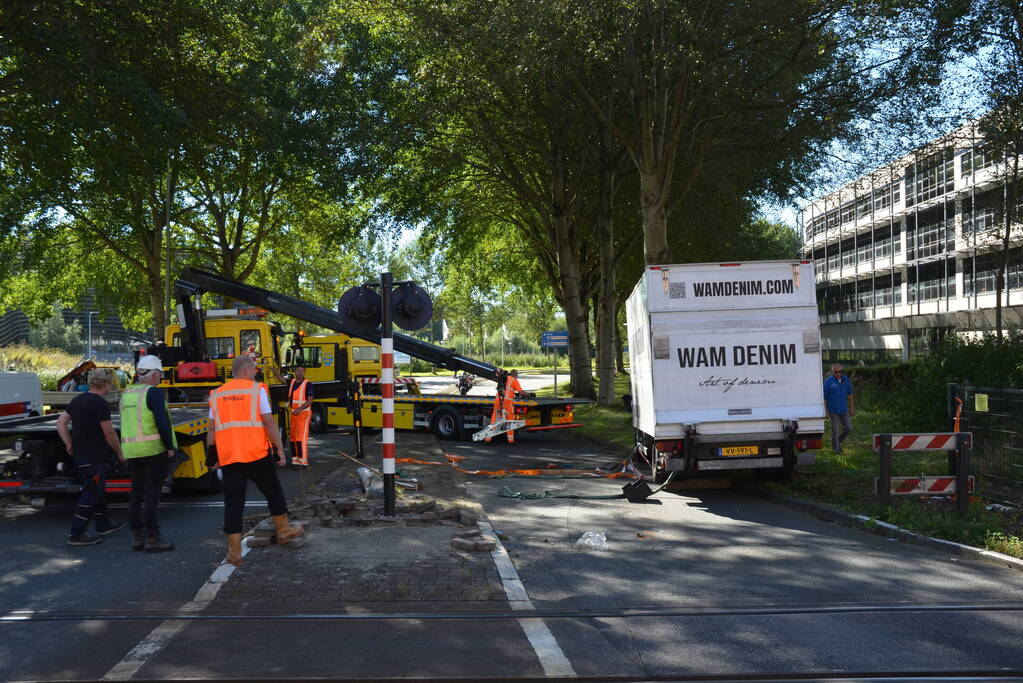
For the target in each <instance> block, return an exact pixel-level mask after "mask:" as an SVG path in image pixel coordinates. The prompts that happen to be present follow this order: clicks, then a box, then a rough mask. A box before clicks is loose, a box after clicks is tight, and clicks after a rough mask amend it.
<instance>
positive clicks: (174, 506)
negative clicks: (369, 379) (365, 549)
mask: <svg viewBox="0 0 1023 683" xmlns="http://www.w3.org/2000/svg"><path fill="white" fill-rule="evenodd" d="M351 444H352V441H351V438H350V437H347V436H345V435H342V434H338V433H332V434H329V435H326V436H321V437H317V436H314V437H313V438H312V440H311V458H310V459H311V464H312V467H311V471H310V472H297V471H292V470H281V480H282V483H283V484H284V487H285V492H286V493H287V494H288V495H289V497H290V496H295V495H297V493H298V490H299V487H300V484H307V483H309V482H311V481H312V480H314V479H316V478H319V477H322V476H325V474H327V473H328V472H330V471H331V470H332V466H331V464H332V461H333V460H334V459H335V458H337V457H339V456H335V455H331V450H332V448H333V447H336V448H341V449H345V450H347V451H349V452H350V451H351ZM247 499H248V503H247V505H248V507H247V512H248V513H249V514H255V513H258V512H261V511H265V510H266V506H265V505H264V504H262V503H263V500H264V499H263V498H262V496H261V495H260V494H259V492H258V491H257V490H256V489H255V487H253V486H251V485H250V487H249V491H248V495H247ZM108 500H109V503H110V505H111V508H113V509H112V510H111V517H113V518H114V519H126V517H127V510H126V509H125V508H126V506H127V496H126V495H124V496H115V495H111V496H110V498H109V499H108ZM222 502H223V499H222V498H221V496H219V495H200V494H194V493H174V494H172V495H170V496H164V499H163V501H162V503H161V512H160V526H161V531H162V532H163V534H164V535H165V536H166V537H167V538H168V539H169V540H171V541H173V542H174V543H175V545H176V546H177V548H176V550H175V551H173V552H169V553H154V554H147V553H133V552H131V550H130V544H131V533H130V532H129V531H128V530H127V529H125V530H124V531H121V532H118V533H117V534H115V535H112V536H109V537H107V538H105V539H104V540H103V542H102V543H99V544H97V545H93V546H87V547H80V548H72V547H69V546H67V545H65V540H66V538H67V531H68V526H69V524H70V520H71V514H72V510H73V504H74V499H73V498H72V497H65V498H61V497H53V498H50V499H49V500H48V505H47V507H46V508H45V509H43V510H33V509H31V508H28V507H27V506H13V507H7V508H0V549H2V557H3V559H2V561H0V615H4V616H8V617H10V616H12V615H15V616H16V615H18V614H24V613H31V612H32V611H61V612H79V613H87V614H96V613H99V612H104V611H114V612H138V613H142V614H145V613H153V612H155V613H160V612H166V611H174V610H177V609H179V608H180V607H181V606H182V605H183V604H185V603H186V602H188V601H190V600H192V598H193V597H194V596H195V593H196V591H197V590H198V589H199V587H200V586H202V585H203V583H204V582H205V581H206V580H207V579H208V578H209V577H210V574H211V573H212V572H213V571H214V569H216V567H217V566H218V565H219V564H220V562H221V560H222V559H223V557H224V536H223V532H222V531H221V527H222V524H223V505H222ZM157 623H158V622H157ZM154 626H155V624H154V623H153V622H149V621H134V622H114V621H71V622H42V623H40V622H20V623H19V622H11V621H5V622H3V623H0V680H17V679H64V678H75V679H98V678H101V677H102V676H103V675H104V674H105V673H106V672H107V671H108V670H110V668H111V667H113V666H114V665H115V664H116V663H117V662H119V661H120V660H121V658H122V657H123V656H124V655H125V653H127V652H128V651H129V650H131V649H132V648H133V647H135V645H136V644H137V643H138V642H139V641H141V640H142V639H143V638H145V637H146V636H147V635H148V634H149V632H150V631H151V630H152V629H153V627H154Z"/></svg>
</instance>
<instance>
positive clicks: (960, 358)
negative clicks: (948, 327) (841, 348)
mask: <svg viewBox="0 0 1023 683" xmlns="http://www.w3.org/2000/svg"><path fill="white" fill-rule="evenodd" d="M846 372H847V373H848V375H849V377H850V378H852V380H853V383H854V386H855V387H856V392H857V396H858V399H857V400H859V401H863V402H864V403H865V404H868V405H877V406H880V407H884V408H887V409H890V410H891V411H893V413H895V414H897V415H898V416H899V418H900V420H901V421H902V423H903V427H902V428H901V429H893V430H892V431H914V430H926V429H932V430H942V429H946V428H947V427H948V417H947V408H946V402H947V398H946V392H947V389H946V384H949V383H969V384H973V385H975V386H990V387H1004V388H1020V387H1023V333H1020V332H1019V331H1014V332H1012V333H1010V334H1009V335H1008V336H1007V337H1005V338H1004V339H1002V340H999V339H998V338H997V337H995V336H994V335H985V336H982V337H978V338H974V339H962V338H960V337H958V336H950V337H948V338H947V339H946V340H945V341H944V342H943V343H942V344H941V345H939V346H938V347H937V348H936V349H934V350H933V351H932V352H931V353H930V354H929V355H927V356H923V357H921V358H917V359H915V360H913V361H911V362H909V363H899V364H895V365H888V366H878V367H866V368H859V367H847V368H846Z"/></svg>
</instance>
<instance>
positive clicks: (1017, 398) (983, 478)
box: [948, 384, 1023, 505]
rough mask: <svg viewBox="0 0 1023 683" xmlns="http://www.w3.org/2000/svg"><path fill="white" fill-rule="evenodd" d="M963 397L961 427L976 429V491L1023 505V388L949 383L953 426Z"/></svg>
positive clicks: (964, 429) (974, 445) (974, 432)
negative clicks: (959, 401) (959, 400)
mask: <svg viewBox="0 0 1023 683" xmlns="http://www.w3.org/2000/svg"><path fill="white" fill-rule="evenodd" d="M957 398H958V399H961V400H962V402H963V404H962V414H961V417H960V425H959V431H963V432H973V463H972V465H973V474H974V475H975V476H976V478H977V488H976V492H977V493H978V494H979V495H981V496H985V497H987V498H992V499H994V500H998V501H1002V502H1006V503H1011V504H1013V505H1023V391H1020V390H1017V389H996V388H992V387H975V386H970V385H963V384H949V385H948V418H949V428H950V429H951V428H952V422H953V420H954V418H955V415H956V409H957V407H958V402H957V401H956V399H957Z"/></svg>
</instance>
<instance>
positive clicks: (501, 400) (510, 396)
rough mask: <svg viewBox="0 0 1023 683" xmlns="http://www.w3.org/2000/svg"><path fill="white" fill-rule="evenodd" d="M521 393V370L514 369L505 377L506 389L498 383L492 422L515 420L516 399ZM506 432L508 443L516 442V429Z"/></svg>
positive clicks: (491, 417)
mask: <svg viewBox="0 0 1023 683" xmlns="http://www.w3.org/2000/svg"><path fill="white" fill-rule="evenodd" d="M521 393H522V385H521V384H519V371H518V370H512V371H511V372H509V373H508V375H507V376H506V377H505V380H504V391H501V385H500V384H498V385H497V396H495V397H494V412H493V413H491V415H490V424H494V423H495V422H497V421H498V420H501V419H504V420H514V419H515V403H514V399H515V397H516V396H518V395H519V394H521ZM505 433H506V434H507V435H508V443H515V430H509V431H507V432H505ZM486 442H487V443H490V437H489V436H488V437H487V438H486Z"/></svg>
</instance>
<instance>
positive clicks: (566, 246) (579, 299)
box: [557, 216, 596, 399]
mask: <svg viewBox="0 0 1023 683" xmlns="http://www.w3.org/2000/svg"><path fill="white" fill-rule="evenodd" d="M557 220H558V221H559V222H562V221H568V218H567V217H566V216H560V217H558V218H557ZM559 233H560V234H561V235H565V234H566V233H565V232H563V231H561V230H560V229H559ZM558 262H559V266H560V280H561V291H562V292H563V293H564V297H565V303H564V307H565V323H566V325H567V327H568V367H569V372H570V373H571V381H572V385H571V391H572V395H573V396H576V397H578V398H591V399H592V398H596V391H595V389H594V386H593V371H592V370H591V366H590V348H589V340H588V339H587V336H586V308H585V307H584V306H583V296H582V292H581V291H580V287H579V261H578V259H577V255H576V253H575V251H574V249H573V245H572V244H571V242H570V240H567V239H562V240H559V245H558Z"/></svg>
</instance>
